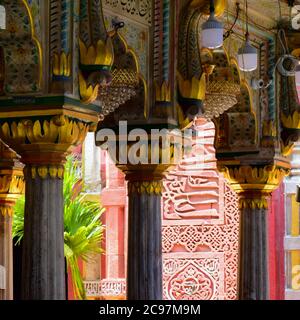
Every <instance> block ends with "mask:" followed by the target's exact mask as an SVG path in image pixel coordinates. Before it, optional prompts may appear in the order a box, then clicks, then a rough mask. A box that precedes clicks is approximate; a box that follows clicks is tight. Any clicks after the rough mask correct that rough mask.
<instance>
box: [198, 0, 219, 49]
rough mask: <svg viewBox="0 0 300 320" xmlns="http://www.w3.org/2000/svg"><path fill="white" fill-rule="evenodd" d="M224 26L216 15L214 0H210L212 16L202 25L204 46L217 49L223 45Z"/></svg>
mask: <svg viewBox="0 0 300 320" xmlns="http://www.w3.org/2000/svg"><path fill="white" fill-rule="evenodd" d="M223 35H224V27H223V23H221V22H219V21H218V20H217V19H216V17H215V5H214V0H210V16H209V18H208V20H207V21H206V22H204V23H203V25H202V47H204V48H208V49H216V48H219V47H221V46H222V45H223Z"/></svg>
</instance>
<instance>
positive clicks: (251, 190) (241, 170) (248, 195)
mask: <svg viewBox="0 0 300 320" xmlns="http://www.w3.org/2000/svg"><path fill="white" fill-rule="evenodd" d="M219 170H220V172H222V173H223V174H224V176H225V178H226V179H227V181H228V182H229V184H230V186H231V187H232V189H233V190H234V191H235V192H236V193H237V194H238V195H239V203H240V208H241V209H245V208H251V209H256V208H257V209H266V208H267V207H268V197H269V196H270V195H271V194H272V192H273V191H275V190H276V189H277V188H278V187H279V185H280V183H281V182H282V181H283V179H284V177H285V176H287V175H288V174H289V172H290V170H289V169H288V168H286V167H279V166H276V165H266V166H250V165H245V166H243V165H241V166H226V165H219Z"/></svg>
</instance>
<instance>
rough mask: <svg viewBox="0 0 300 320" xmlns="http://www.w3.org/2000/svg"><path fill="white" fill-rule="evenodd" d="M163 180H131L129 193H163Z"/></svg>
mask: <svg viewBox="0 0 300 320" xmlns="http://www.w3.org/2000/svg"><path fill="white" fill-rule="evenodd" d="M162 189H163V185H162V181H161V180H160V181H159V180H153V181H129V182H128V195H133V194H139V195H143V194H146V195H159V196H160V195H161V194H162Z"/></svg>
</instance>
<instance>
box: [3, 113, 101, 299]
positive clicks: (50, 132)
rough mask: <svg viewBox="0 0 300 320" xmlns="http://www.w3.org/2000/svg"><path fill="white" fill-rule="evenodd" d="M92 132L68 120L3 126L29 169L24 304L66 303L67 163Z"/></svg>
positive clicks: (6, 137) (8, 140) (6, 138)
mask: <svg viewBox="0 0 300 320" xmlns="http://www.w3.org/2000/svg"><path fill="white" fill-rule="evenodd" d="M95 119H96V118H95ZM89 127H90V124H89V123H87V122H84V121H82V120H79V119H78V120H74V119H71V118H69V117H67V116H54V117H48V118H46V119H41V120H19V121H13V122H11V123H9V122H4V123H3V121H1V129H0V135H1V137H2V139H3V140H4V141H5V142H6V143H9V144H10V145H11V146H12V147H13V148H14V149H15V150H16V151H17V152H18V154H20V155H21V161H22V162H23V163H24V164H25V169H24V170H25V184H26V203H25V226H24V249H23V271H22V297H23V299H25V300H60V299H65V260H64V238H63V234H64V232H63V231H64V225H63V174H64V162H65V158H66V156H67V155H68V153H69V152H71V151H72V150H73V148H74V147H75V146H77V145H78V144H81V143H82V142H83V140H84V138H85V136H86V134H87V132H88V130H89Z"/></svg>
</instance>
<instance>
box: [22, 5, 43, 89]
mask: <svg viewBox="0 0 300 320" xmlns="http://www.w3.org/2000/svg"><path fill="white" fill-rule="evenodd" d="M22 2H23V4H24V6H25V8H26V11H27V13H28V18H29V23H30V28H31V38H32V40H33V42H34V43H35V44H36V46H37V49H38V53H39V86H41V84H42V79H43V50H42V46H41V43H40V41H39V39H38V38H37V36H36V34H35V23H34V19H33V15H32V12H31V9H30V6H29V4H28V1H27V0H22Z"/></svg>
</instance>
